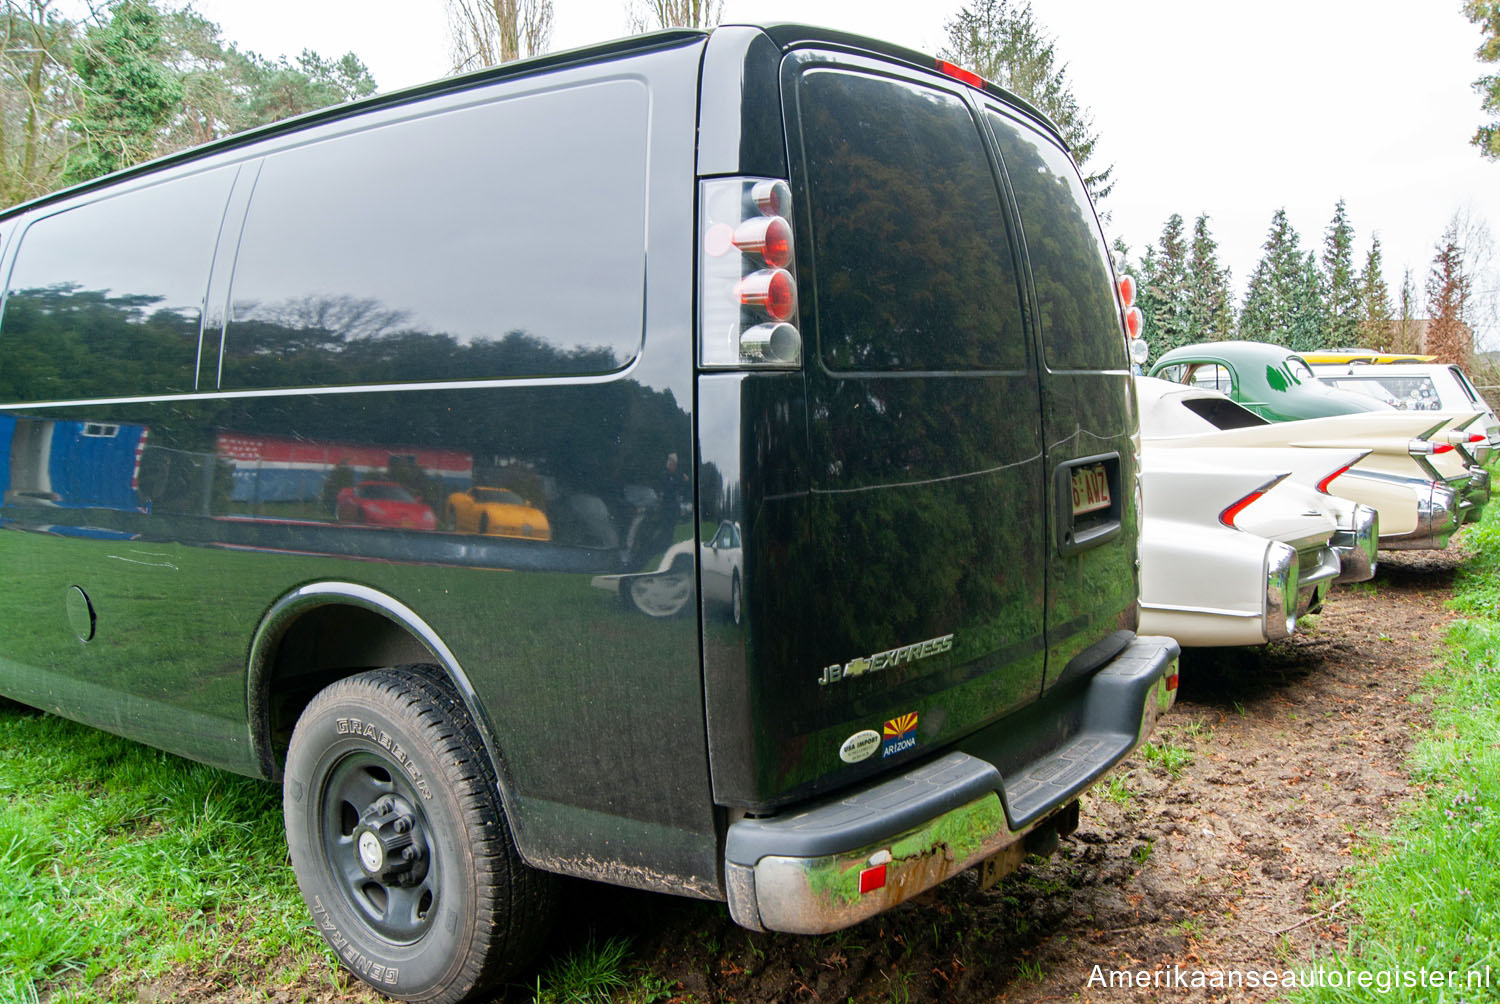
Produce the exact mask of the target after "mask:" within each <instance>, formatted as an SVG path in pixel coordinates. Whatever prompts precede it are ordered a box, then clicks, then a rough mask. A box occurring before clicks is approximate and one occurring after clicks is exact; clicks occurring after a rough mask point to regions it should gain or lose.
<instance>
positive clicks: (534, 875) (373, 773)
mask: <svg viewBox="0 0 1500 1004" xmlns="http://www.w3.org/2000/svg"><path fill="white" fill-rule="evenodd" d="M282 805H283V810H284V813H285V816H286V831H287V845H288V847H289V849H290V850H291V856H292V867H293V869H294V871H295V872H296V875H297V885H298V886H299V887H300V888H301V890H302V896H303V898H304V899H305V900H306V901H307V905H308V907H309V909H311V911H312V914H313V922H314V923H315V924H316V925H317V927H318V929H319V931H320V932H321V933H322V935H323V937H324V938H325V939H326V940H327V941H328V943H329V944H330V945H331V946H333V949H334V951H335V952H336V953H337V954H338V956H339V961H340V962H341V963H343V965H344V966H345V967H347V968H348V969H349V970H350V971H351V972H353V973H354V974H355V975H356V976H358V977H360V979H362V980H364V981H365V982H367V983H369V984H371V985H372V986H374V987H376V988H378V989H379V990H381V991H382V992H384V993H386V994H389V995H391V996H393V997H399V998H402V999H404V1000H412V1001H422V1002H426V1004H454V1002H458V1001H463V1000H467V999H469V998H470V997H472V996H474V995H475V994H477V993H479V992H481V991H483V990H484V989H486V988H488V987H493V986H494V985H495V984H497V983H498V982H500V981H501V980H503V979H505V977H506V976H507V975H508V974H509V973H510V972H511V971H512V970H513V969H515V968H516V967H517V966H519V965H520V964H522V963H524V962H525V961H527V960H528V959H529V958H530V957H531V955H532V954H533V953H534V952H535V950H536V948H537V947H538V945H539V944H540V941H541V938H542V936H543V935H544V934H545V927H546V925H545V922H544V921H545V917H546V915H547V914H548V913H550V903H551V897H552V895H553V888H552V887H553V883H552V880H551V877H550V876H548V875H544V874H543V873H541V872H537V871H534V870H533V869H531V868H529V867H527V865H526V864H525V863H524V862H522V860H521V858H520V855H519V854H518V853H517V851H516V848H515V844H514V842H513V841H512V840H511V835H510V829H509V827H508V825H507V824H506V821H505V816H504V811H503V809H502V807H501V805H500V799H499V792H498V789H497V786H496V781H495V775H494V771H493V769H492V768H491V765H490V763H489V760H488V758H487V756H486V755H485V753H484V748H483V746H482V744H481V742H480V739H479V735H478V733H477V731H476V730H475V728H474V726H473V724H472V722H471V721H470V719H469V716H468V713H467V712H466V711H465V709H464V707H463V704H462V703H461V702H460V701H459V700H458V699H457V698H456V697H455V696H454V695H453V694H452V692H451V691H450V690H449V689H448V687H447V686H446V685H445V684H444V683H442V682H441V681H440V680H438V679H437V678H436V677H435V676H434V675H432V674H431V673H430V671H428V670H426V669H425V668H424V667H398V668H395V669H381V670H374V671H371V672H367V673H361V674H359V675H357V676H351V677H348V678H346V679H343V680H340V681H338V682H336V683H333V684H331V685H329V686H328V687H327V688H326V689H324V690H323V691H322V692H321V693H319V694H318V695H317V696H316V697H314V698H313V700H312V702H311V703H310V704H309V705H308V706H307V708H306V710H304V711H303V713H302V716H301V717H300V718H299V719H298V720H297V726H296V729H295V730H294V731H293V733H292V740H291V745H290V747H289V749H288V751H287V763H286V781H285V784H284V789H283V796H282Z"/></svg>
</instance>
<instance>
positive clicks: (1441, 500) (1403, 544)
mask: <svg viewBox="0 0 1500 1004" xmlns="http://www.w3.org/2000/svg"><path fill="white" fill-rule="evenodd" d="M1458 514H1459V509H1458V495H1457V494H1456V493H1455V492H1454V491H1453V489H1451V488H1449V487H1448V486H1446V485H1441V484H1433V485H1432V491H1431V494H1430V495H1429V496H1428V497H1427V498H1426V499H1418V500H1417V526H1416V529H1414V530H1412V531H1411V532H1410V533H1402V534H1395V535H1392V536H1384V537H1381V538H1380V546H1381V547H1382V548H1383V549H1385V550H1388V551H1426V550H1434V551H1441V550H1442V549H1443V548H1445V547H1447V546H1448V538H1449V537H1451V536H1453V531H1455V530H1457V529H1458V526H1459V515H1458Z"/></svg>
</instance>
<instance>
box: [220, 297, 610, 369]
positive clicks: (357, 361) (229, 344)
mask: <svg viewBox="0 0 1500 1004" xmlns="http://www.w3.org/2000/svg"><path fill="white" fill-rule="evenodd" d="M234 313H235V319H234V321H233V322H232V323H231V324H230V327H229V334H228V337H227V338H226V340H225V352H226V356H225V359H224V388H225V389H227V390H239V389H244V388H270V387H320V386H347V385H350V384H380V383H408V382H412V381H429V380H484V379H493V378H498V377H517V376H562V375H570V374H585V373H608V372H611V371H613V370H616V369H618V368H619V366H620V363H619V361H618V359H617V358H616V357H615V353H614V351H613V350H612V349H609V348H606V347H589V346H581V347H571V348H567V349H562V348H558V347H556V346H553V345H551V344H549V343H547V342H545V341H543V340H542V339H540V338H537V337H536V336H534V335H530V334H528V333H526V332H523V331H508V332H505V333H504V334H501V335H499V336H498V337H493V338H491V337H480V338H467V339H465V338H460V337H457V336H454V335H451V334H447V333H443V332H430V331H425V330H422V329H421V328H417V327H414V326H412V325H410V324H409V323H408V322H409V315H408V314H407V313H406V312H405V311H401V310H396V309H392V308H389V307H387V306H385V305H384V304H382V303H381V302H380V301H378V300H374V299H369V298H363V297H352V296H307V297H298V298H295V299H290V300H283V301H279V302H276V303H270V304H258V303H245V302H243V301H240V302H237V303H236V304H235V307H234Z"/></svg>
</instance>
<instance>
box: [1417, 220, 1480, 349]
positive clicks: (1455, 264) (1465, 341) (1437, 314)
mask: <svg viewBox="0 0 1500 1004" xmlns="http://www.w3.org/2000/svg"><path fill="white" fill-rule="evenodd" d="M1470 288H1471V283H1470V280H1469V277H1468V275H1466V274H1465V272H1464V257H1463V248H1462V247H1460V246H1459V243H1458V227H1457V225H1456V224H1451V223H1450V224H1449V225H1448V228H1447V229H1446V230H1444V231H1443V236H1442V237H1441V238H1439V239H1438V243H1437V254H1436V255H1434V256H1433V259H1432V270H1431V271H1430V272H1428V273H1427V312H1428V314H1429V316H1430V317H1431V320H1429V321H1428V322H1427V338H1426V345H1425V346H1424V350H1425V351H1426V352H1427V353H1428V354H1429V355H1433V356H1436V357H1437V361H1438V362H1440V363H1453V364H1456V365H1459V366H1467V365H1468V363H1469V355H1470V354H1471V353H1472V352H1473V349H1474V346H1473V344H1472V338H1471V336H1470V334H1469V327H1468V325H1467V324H1466V323H1464V311H1465V307H1466V306H1467V305H1468V300H1469V292H1470Z"/></svg>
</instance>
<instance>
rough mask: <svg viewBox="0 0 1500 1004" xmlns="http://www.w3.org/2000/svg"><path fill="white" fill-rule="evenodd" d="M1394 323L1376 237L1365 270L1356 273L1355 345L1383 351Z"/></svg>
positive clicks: (1389, 338) (1373, 239) (1389, 339)
mask: <svg viewBox="0 0 1500 1004" xmlns="http://www.w3.org/2000/svg"><path fill="white" fill-rule="evenodd" d="M1394 321H1395V311H1394V310H1393V308H1392V307H1391V291H1390V289H1389V288H1388V287H1387V286H1386V284H1385V266H1384V263H1383V262H1382V260H1381V254H1380V238H1379V237H1378V236H1376V237H1371V238H1370V251H1369V253H1368V254H1366V255H1365V267H1364V268H1363V269H1362V270H1361V271H1360V273H1359V344H1360V345H1362V346H1364V347H1365V348H1367V349H1377V350H1383V349H1384V347H1385V346H1387V345H1389V344H1390V341H1391V325H1392V324H1393V323H1394Z"/></svg>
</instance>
